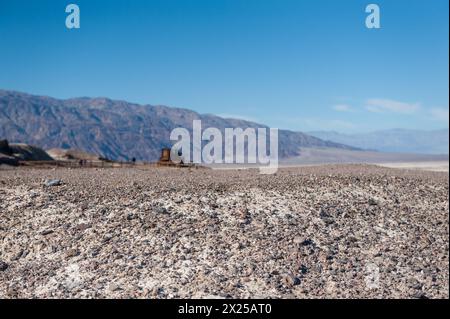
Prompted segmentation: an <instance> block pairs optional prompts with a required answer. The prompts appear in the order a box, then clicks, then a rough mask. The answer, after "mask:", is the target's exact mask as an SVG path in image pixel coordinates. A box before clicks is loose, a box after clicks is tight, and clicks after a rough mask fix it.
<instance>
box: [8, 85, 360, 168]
mask: <svg viewBox="0 0 450 319" xmlns="http://www.w3.org/2000/svg"><path fill="white" fill-rule="evenodd" d="M193 120H201V121H202V127H203V129H205V128H207V127H216V128H219V129H221V130H223V129H224V128H226V127H230V128H236V127H240V128H243V129H245V128H247V127H255V128H256V127H266V126H264V125H261V124H257V123H253V122H248V121H244V120H238V119H224V118H221V117H218V116H215V115H208V114H198V113H196V112H193V111H190V110H186V109H180V108H172V107H167V106H155V105H139V104H134V103H128V102H124V101H114V100H110V99H107V98H74V99H67V100H59V99H54V98H51V97H44V96H35V95H29V94H25V93H19V92H15V91H5V90H0V138H5V139H8V140H9V141H10V142H19V143H27V144H32V145H37V146H39V147H42V148H44V149H47V150H48V149H52V148H64V149H68V148H73V149H78V150H83V151H86V152H89V153H93V154H98V155H100V156H103V157H106V158H110V159H114V160H129V159H131V158H133V157H135V158H136V159H138V160H145V161H154V160H157V159H158V158H159V155H160V150H161V148H162V147H168V146H171V145H172V144H171V141H170V140H169V137H170V132H171V131H172V129H174V128H176V127H184V128H192V121H193ZM301 147H309V148H314V147H330V148H337V149H345V150H354V149H356V148H354V147H350V146H346V145H342V144H339V143H334V142H326V141H323V140H321V139H319V138H316V137H312V136H309V135H307V134H304V133H300V132H292V131H287V130H280V131H279V156H280V157H281V158H289V157H293V156H297V155H299V151H300V148H301Z"/></svg>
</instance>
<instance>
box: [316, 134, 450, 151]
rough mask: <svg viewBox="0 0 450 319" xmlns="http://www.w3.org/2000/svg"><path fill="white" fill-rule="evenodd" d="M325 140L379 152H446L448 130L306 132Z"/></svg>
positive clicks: (447, 149) (447, 148) (447, 147)
mask: <svg viewBox="0 0 450 319" xmlns="http://www.w3.org/2000/svg"><path fill="white" fill-rule="evenodd" d="M308 134H310V135H312V136H315V137H318V138H320V139H323V140H326V141H333V142H336V143H343V144H346V145H351V146H354V147H358V148H362V149H369V150H377V151H381V152H395V153H418V154H448V153H449V152H448V151H449V130H448V129H443V130H435V131H420V130H405V129H394V130H385V131H376V132H372V133H366V134H341V133H337V132H332V131H319V132H308Z"/></svg>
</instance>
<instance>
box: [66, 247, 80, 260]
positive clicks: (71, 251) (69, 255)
mask: <svg viewBox="0 0 450 319" xmlns="http://www.w3.org/2000/svg"><path fill="white" fill-rule="evenodd" d="M79 254H80V251H79V250H78V249H76V248H71V249H69V250H68V251H67V253H66V257H67V258H72V257H76V256H78V255H79Z"/></svg>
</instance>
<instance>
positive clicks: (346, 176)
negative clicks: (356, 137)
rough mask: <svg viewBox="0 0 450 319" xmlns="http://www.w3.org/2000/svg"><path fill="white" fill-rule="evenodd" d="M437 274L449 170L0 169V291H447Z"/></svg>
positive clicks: (302, 294) (376, 294) (252, 294)
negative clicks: (268, 173) (266, 172)
mask: <svg viewBox="0 0 450 319" xmlns="http://www.w3.org/2000/svg"><path fill="white" fill-rule="evenodd" d="M48 179H60V180H61V183H47V184H48V185H55V186H44V184H45V182H46V180H48ZM448 281H449V205H448V174H447V173H436V172H419V171H408V170H397V169H389V168H381V167H375V166H368V165H334V166H333V165H329V166H321V167H304V168H286V169H280V170H279V172H278V173H277V174H276V175H273V176H266V175H259V174H258V170H239V171H238V170H207V169H197V170H196V169H162V168H160V169H157V168H153V169H148V170H141V169H104V170H102V169H73V170H69V169H56V170H55V169H14V170H3V171H0V297H1V298H216V297H217V298H269V297H270V298H449V286H448Z"/></svg>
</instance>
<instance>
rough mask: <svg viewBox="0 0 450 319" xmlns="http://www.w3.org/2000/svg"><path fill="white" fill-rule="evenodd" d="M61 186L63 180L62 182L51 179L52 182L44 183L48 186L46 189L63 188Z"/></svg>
mask: <svg viewBox="0 0 450 319" xmlns="http://www.w3.org/2000/svg"><path fill="white" fill-rule="evenodd" d="M61 185H62V180H60V179H50V180H46V181H45V182H44V186H46V187H53V186H61Z"/></svg>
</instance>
